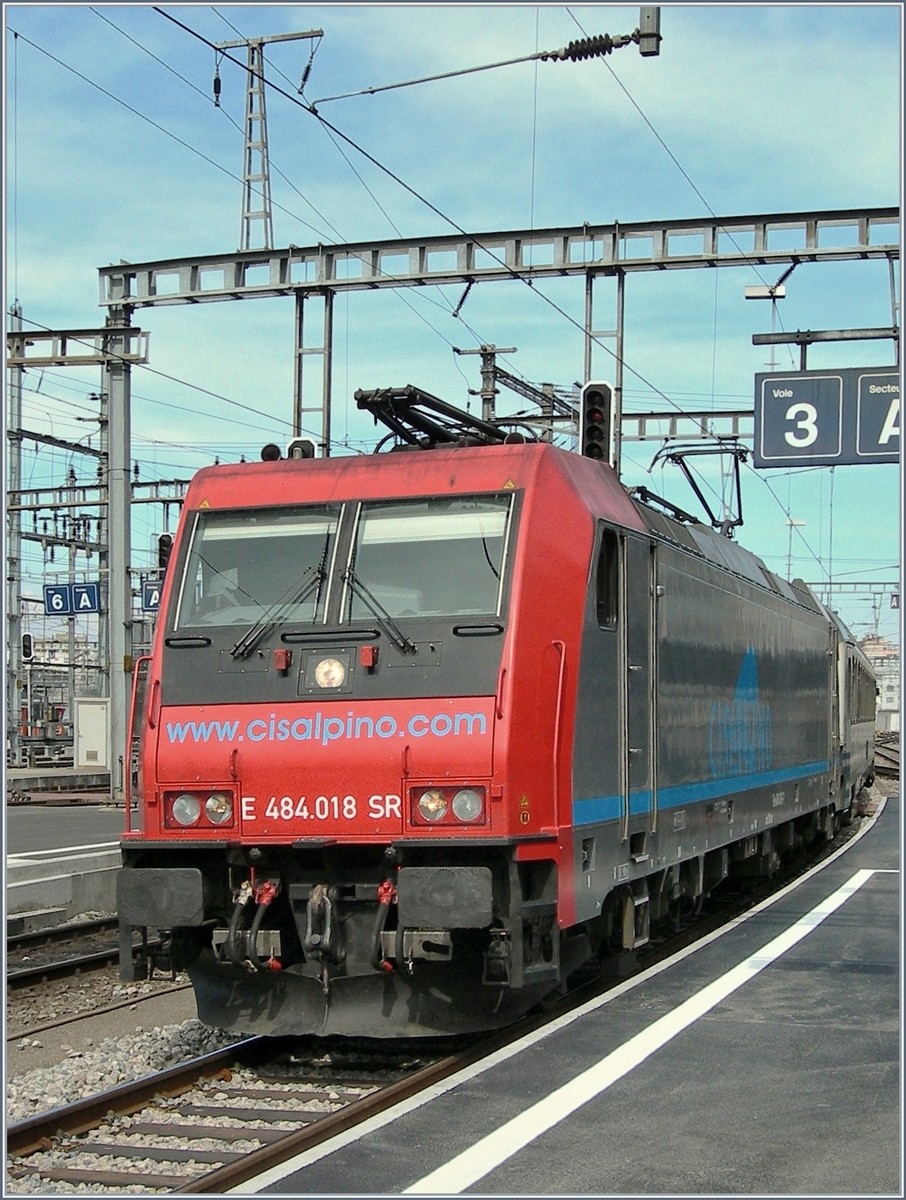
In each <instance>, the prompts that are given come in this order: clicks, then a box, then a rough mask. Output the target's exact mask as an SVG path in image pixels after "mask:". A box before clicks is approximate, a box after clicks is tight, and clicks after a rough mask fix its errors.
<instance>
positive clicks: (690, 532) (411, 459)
mask: <svg viewBox="0 0 906 1200" xmlns="http://www.w3.org/2000/svg"><path fill="white" fill-rule="evenodd" d="M549 470H552V471H554V472H555V473H556V474H558V475H560V476H561V477H565V478H566V479H567V480H568V481H569V483H570V485H571V486H572V487H573V488H574V489H575V491H576V492H577V493H578V494H579V495H581V497H582V498H583V500H584V501H585V502H586V503H587V505H588V507H589V509H590V510H591V511H592V513H593V514H594V515H595V516H597V517H602V518H605V519H608V520H612V521H613V522H614V523H616V524H621V525H624V526H626V527H628V528H631V529H634V530H636V531H637V532H643V531H644V532H648V533H651V534H653V535H654V536H655V537H656V538H659V539H661V540H664V541H668V542H672V543H673V544H675V545H677V546H680V547H682V548H683V549H684V550H687V551H690V552H691V553H693V554H696V555H699V556H701V557H702V558H705V559H707V560H708V561H710V562H712V563H715V564H717V565H718V566H721V567H723V568H725V569H726V570H728V571H731V572H732V573H733V574H735V575H738V576H741V577H743V578H745V579H748V580H750V581H751V582H752V583H755V584H756V585H758V586H760V587H765V588H768V589H769V590H770V591H772V592H775V593H776V594H777V595H780V596H783V597H785V599H787V600H790V601H792V602H794V603H796V604H800V605H804V606H805V607H807V608H810V609H812V610H813V611H814V612H818V613H821V614H822V615H824V616H826V617H827V618H828V619H832V616H831V614H829V613H828V612H827V610H826V609H825V607H824V605H822V604H821V603H820V601H818V600H817V598H816V597H815V596H814V595H813V593H812V592H811V590H810V589H809V588H808V587H807V585H806V584H804V583H803V582H802V581H801V580H794V581H793V582H792V583H789V582H787V581H786V580H784V579H781V578H780V577H779V576H778V575H775V574H774V572H773V571H771V570H769V569H768V567H767V566H765V564H764V563H763V562H762V560H761V559H760V558H758V556H757V555H755V554H753V553H752V552H751V551H749V550H746V549H745V548H744V547H743V546H740V545H739V544H738V543H737V542H735V541H731V540H730V539H729V538H727V537H726V536H724V535H723V534H721V533H718V532H717V531H716V530H714V529H712V528H711V527H710V526H708V525H702V524H698V523H694V522H690V523H684V522H682V521H678V520H675V519H674V518H672V517H670V516H667V515H666V514H665V513H663V512H661V511H659V510H657V509H655V508H653V507H651V505H649V504H646V503H644V502H643V501H641V500H640V499H638V498H637V497H634V496H632V495H631V493H630V492H629V491H627V489H626V488H625V487H624V486H623V485H622V484H621V483H620V482H619V480H618V479H617V478H616V476H615V475H614V473H613V471H612V470H611V469H610V468H609V467H607V466H604V465H602V464H600V463H597V462H595V461H593V460H591V459H589V458H585V457H583V456H581V455H578V454H576V453H574V452H571V451H568V450H562V449H560V448H558V447H555V446H552V445H550V444H548V443H543V442H527V443H524V444H514V445H495V446H480V447H475V446H462V447H457V446H451V447H443V448H436V449H433V450H422V449H419V450H415V449H412V450H411V451H406V450H401V451H399V452H392V451H391V452H387V451H385V452H383V453H380V454H366V455H355V456H341V457H332V458H319V459H279V460H277V461H269V462H244V463H228V464H221V465H218V466H212V467H203V468H202V469H201V470H200V471H198V472H197V473H196V475H195V476H194V477H193V479H192V482H191V484H190V486H189V490H188V493H187V496H186V502H185V508H186V510H191V509H197V508H208V507H210V508H246V507H256V506H262V507H263V506H269V505H285V504H287V503H289V504H294V503H295V504H299V503H305V502H315V503H316V502H322V503H323V502H329V501H334V500H335V501H341V500H346V499H357V498H369V499H371V498H376V499H381V498H383V497H386V498H387V499H391V498H404V497H410V496H411V497H416V496H424V495H433V496H443V495H452V494H457V493H462V492H464V491H473V492H478V491H491V490H501V491H502V490H507V489H510V488H525V487H531V486H532V485H533V484H535V483H536V482H537V481H538V480H539V478H541V477H542V476H543V475H544V474H545V473H546V472H547V471H549ZM838 623H839V622H837V621H835V624H838ZM843 633H844V636H845V637H846V638H847V640H852V636H851V635H850V634H848V631H845V629H844V630H843Z"/></svg>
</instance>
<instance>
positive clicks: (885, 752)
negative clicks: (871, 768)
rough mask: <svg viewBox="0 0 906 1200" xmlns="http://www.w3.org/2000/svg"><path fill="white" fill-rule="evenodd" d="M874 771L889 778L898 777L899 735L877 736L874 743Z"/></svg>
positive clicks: (883, 734)
mask: <svg viewBox="0 0 906 1200" xmlns="http://www.w3.org/2000/svg"><path fill="white" fill-rule="evenodd" d="M875 771H876V772H877V774H878V775H886V776H888V777H889V778H894V779H899V777H900V735H899V734H898V733H882V734H878V735H877V738H876V741H875Z"/></svg>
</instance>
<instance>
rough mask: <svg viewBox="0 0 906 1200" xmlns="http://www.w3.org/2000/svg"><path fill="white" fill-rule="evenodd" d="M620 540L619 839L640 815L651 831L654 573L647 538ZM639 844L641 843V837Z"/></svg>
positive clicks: (653, 791) (627, 834)
mask: <svg viewBox="0 0 906 1200" xmlns="http://www.w3.org/2000/svg"><path fill="white" fill-rule="evenodd" d="M621 542H622V546H621V551H622V553H621V558H622V568H623V569H622V571H621V572H620V575H621V581H620V582H621V587H620V603H621V609H622V612H621V614H620V618H621V619H620V620H619V622H618V628H619V630H620V632H621V639H620V641H621V645H620V652H621V653H620V658H621V662H620V670H619V677H620V700H621V704H620V709H621V711H620V725H621V731H620V732H621V737H620V748H621V755H620V758H621V779H620V782H621V790H622V793H623V829H622V836H623V838H624V839H625V838H629V837H630V828H629V827H630V820H632V824H633V827H634V829H635V830H636V831H639V830H640V827H641V823H640V822H639V820H638V818H639V817H640V816H643V815H644V817H645V818H646V820H645V826H644V828H645V830H646V831H653V830H654V828H655V822H656V813H657V802H656V784H655V774H656V771H655V768H656V762H655V745H656V739H655V732H656V712H655V686H654V682H655V680H656V678H657V671H656V643H655V638H654V629H655V624H654V605H655V599H656V588H655V581H656V573H655V547H654V545H653V544H652V543H650V542H648V541H646V540H644V539H642V538H638V537H633V536H631V535H624V536H623V537H622V538H621ZM639 845H640V846H643V845H644V839H642V840H641V841H640V843H639ZM630 852H632V847H630Z"/></svg>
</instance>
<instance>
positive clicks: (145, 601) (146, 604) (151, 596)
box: [142, 580, 163, 612]
mask: <svg viewBox="0 0 906 1200" xmlns="http://www.w3.org/2000/svg"><path fill="white" fill-rule="evenodd" d="M162 587H163V584H162V583H160V581H158V580H156V581H155V582H153V583H148V582H147V581H146V582H145V583H143V584H142V612H157V610H158V609H159V608H160V589H161V588H162Z"/></svg>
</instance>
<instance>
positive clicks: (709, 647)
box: [118, 439, 873, 1036]
mask: <svg viewBox="0 0 906 1200" xmlns="http://www.w3.org/2000/svg"><path fill="white" fill-rule="evenodd" d="M857 672H858V673H861V675H860V676H859V679H861V680H862V682H861V683H859V681H858V680H857V681H856V683H855V684H853V683H852V682H851V681H850V677H853V678H855V674H856V673H857ZM137 678H138V680H139V681H140V685H141V686H140V687H137V689H136V697H137V699H136V703H135V704H134V711H133V726H132V736H133V740H134V744H135V745H136V746H137V747H138V752H137V757H136V772H135V779H134V794H135V797H136V799H137V814H138V815H137V816H136V818H135V819H134V825H135V827H134V828H131V829H130V830H129V831H127V833H126V834H125V836H124V838H123V843H122V845H123V863H124V869H123V870H122V871H121V872H120V875H119V879H118V903H119V911H120V919H121V922H122V923H123V925H124V927H128V926H130V925H131V926H151V927H155V928H158V929H161V930H168V931H171V935H172V945H173V950H174V953H175V954H176V955H177V956H178V959H179V961H180V962H181V964H183V965H184V966H185V967H186V969H187V970H188V972H189V974H190V976H191V979H192V982H193V985H194V987H195V991H196V995H197V1001H198V1012H199V1016H200V1018H201V1019H202V1020H203V1021H205V1022H207V1023H209V1024H213V1025H218V1026H221V1027H223V1028H227V1029H232V1030H235V1031H237V1032H246V1033H264V1034H272V1035H277V1034H299V1033H311V1032H314V1033H321V1034H332V1033H340V1034H365V1035H378V1036H401V1035H427V1034H438V1033H453V1032H464V1031H471V1030H478V1029H485V1028H490V1027H494V1026H498V1025H501V1024H504V1023H506V1022H509V1021H511V1020H512V1019H513V1018H515V1017H516V1016H518V1015H520V1014H522V1013H524V1012H525V1011H527V1010H528V1009H529V1008H530V1007H532V1006H533V1005H534V1004H535V1003H537V1001H538V1000H539V999H541V998H542V997H543V996H544V995H545V994H547V993H549V992H551V991H552V990H554V989H555V988H556V987H557V986H558V985H559V984H560V983H561V982H562V981H564V980H565V979H566V977H567V976H568V975H569V973H570V972H571V971H573V970H574V969H575V968H576V967H578V966H579V965H580V964H582V963H584V962H588V961H589V960H594V959H596V958H597V959H599V958H601V957H602V956H604V955H606V954H607V953H609V952H611V951H613V950H617V951H619V950H621V949H632V948H634V947H636V946H638V945H640V944H642V943H644V941H645V940H646V939H647V937H648V933H649V929H650V927H651V924H652V922H653V921H656V920H659V919H664V918H668V917H673V916H675V915H676V913H677V912H678V911H679V910H680V908H681V907H684V906H689V905H695V904H696V903H699V902H700V900H701V897H702V896H704V895H705V894H706V893H707V892H708V891H710V890H711V889H712V888H713V887H714V886H716V885H717V884H718V883H720V882H721V881H722V880H723V879H724V878H726V877H727V875H728V874H731V873H742V874H749V875H751V874H764V873H769V872H770V871H772V870H773V869H775V867H776V865H777V862H778V861H779V859H780V857H781V855H783V854H784V853H785V852H788V851H791V850H792V849H793V848H795V846H797V845H798V844H800V843H801V842H802V841H803V840H807V839H810V838H812V837H815V836H829V835H830V833H831V832H832V831H833V829H834V827H835V825H836V823H838V822H839V820H840V819H843V818H844V817H845V814H846V811H847V810H848V809H849V807H850V805H851V802H852V797H853V796H854V795H855V791H856V790H857V788H858V787H859V786H861V784H862V783H863V782H864V781H865V780H866V779H867V778H868V776H869V775H870V770H871V759H870V742H871V738H872V733H871V721H872V719H873V689H872V687H871V684H870V678H869V676H868V674H867V664H866V663H865V662H864V659H863V658H862V657H861V655H860V653H859V652H858V651H857V650H855V649H854V648H853V646H852V644H851V642H850V641H849V640H848V639H847V637H846V635H845V632H844V631H842V630H841V629H840V627H839V626H838V625H837V624H836V623H835V622H834V621H833V620H832V619H831V618H830V617H829V616H828V614H827V612H826V611H825V610H824V609H823V608H822V606H821V605H820V604H819V603H818V602H817V601H816V600H815V599H814V597H812V596H811V594H810V593H808V592H807V591H806V590H804V588H800V587H793V586H791V585H789V584H786V583H784V582H783V581H781V580H778V579H777V578H776V577H775V576H773V575H772V574H771V572H769V571H767V569H766V568H765V567H764V566H763V564H761V563H760V562H759V560H757V559H756V558H754V557H753V556H751V555H749V554H747V553H746V552H745V551H743V550H741V549H740V548H739V547H738V546H736V545H735V544H734V543H733V542H731V541H729V540H728V539H727V538H725V537H721V536H720V535H719V534H717V533H715V532H714V531H713V530H711V529H708V528H706V527H704V526H699V525H689V524H688V523H686V524H684V523H682V522H679V521H677V520H674V519H672V518H670V517H668V516H665V515H664V514H663V513H662V512H658V511H656V510H655V508H653V507H651V506H650V505H645V504H641V503H639V502H638V501H637V500H635V499H633V498H632V496H631V495H630V494H629V493H627V491H626V490H625V489H624V488H623V487H622V486H621V484H620V483H619V481H618V480H617V478H616V477H615V475H614V473H613V472H612V470H611V469H610V468H609V467H607V466H606V465H603V464H601V463H598V462H595V461H592V460H591V459H589V458H585V457H582V456H579V455H576V454H571V453H568V452H565V451H562V450H559V449H556V448H555V447H553V446H551V445H548V444H543V443H534V444H533V443H522V444H500V441H499V439H498V444H492V445H483V446H455V445H454V446H450V447H448V448H444V447H439V448H433V449H431V450H430V451H429V452H423V453H419V452H416V453H384V454H376V455H371V456H365V457H349V458H322V459H314V458H311V457H307V458H295V457H289V458H283V457H278V458H275V459H274V460H272V461H262V462H260V463H243V464H238V465H231V466H219V467H212V468H208V469H205V470H202V471H200V472H199V473H198V474H197V475H196V477H195V478H194V480H193V481H192V483H191V486H190V488H189V491H188V494H187V497H186V502H185V505H184V509H183V514H182V518H181V521H180V526H179V530H178V532H177V534H176V538H175V541H174V546H173V554H172V558H171V560H170V563H169V566H168V570H167V575H166V582H165V585H164V588H163V593H162V597H161V610H160V619H159V623H158V629H157V634H156V640H155V644H154V649H153V654H152V655H151V657H150V660H145V662H144V664H143V669H142V670H141V671H140V672H138V673H137ZM869 693H871V694H869Z"/></svg>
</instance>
